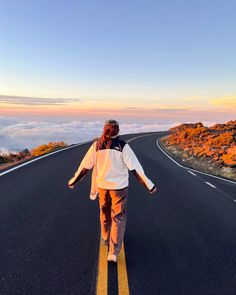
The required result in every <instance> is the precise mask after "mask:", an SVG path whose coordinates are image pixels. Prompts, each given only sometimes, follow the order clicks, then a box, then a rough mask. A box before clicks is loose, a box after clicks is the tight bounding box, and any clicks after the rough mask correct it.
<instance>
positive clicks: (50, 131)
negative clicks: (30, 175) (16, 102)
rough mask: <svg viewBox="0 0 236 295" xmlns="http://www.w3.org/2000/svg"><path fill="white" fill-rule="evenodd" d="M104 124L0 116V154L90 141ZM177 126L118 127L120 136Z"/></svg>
mask: <svg viewBox="0 0 236 295" xmlns="http://www.w3.org/2000/svg"><path fill="white" fill-rule="evenodd" d="M103 124H104V121H81V120H70V121H69V120H67V121H64V122H58V121H50V120H45V119H44V120H43V119H40V118H39V119H36V120H29V119H19V118H7V117H5V116H0V126H1V129H0V153H1V152H2V153H6V152H10V151H20V150H23V149H24V148H29V149H31V148H33V147H36V146H38V145H40V144H43V143H47V142H50V141H65V142H66V143H68V144H72V143H78V142H82V141H86V140H90V139H93V138H95V137H98V136H100V134H101V133H102V129H103ZM178 124H179V123H178V122H176V123H170V124H161V123H158V122H153V123H129V122H124V123H122V124H121V125H120V133H121V134H125V133H139V132H149V131H162V130H168V129H169V128H171V127H173V126H176V125H178Z"/></svg>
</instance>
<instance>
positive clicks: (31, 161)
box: [0, 140, 91, 176]
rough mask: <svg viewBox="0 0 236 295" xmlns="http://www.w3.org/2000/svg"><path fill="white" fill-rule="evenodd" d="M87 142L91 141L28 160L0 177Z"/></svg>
mask: <svg viewBox="0 0 236 295" xmlns="http://www.w3.org/2000/svg"><path fill="white" fill-rule="evenodd" d="M89 142H91V140H89V141H85V142H81V143H78V144H75V145H72V146H69V147H66V148H64V149H60V150H57V151H54V152H51V153H49V154H46V155H43V156H40V157H38V158H35V159H33V160H30V161H28V162H25V163H23V164H20V165H18V166H16V167H13V168H10V169H8V170H6V171H4V172H1V173H0V176H3V175H5V174H7V173H10V172H12V171H14V170H17V169H19V168H21V167H24V166H26V165H29V164H31V163H33V162H36V161H39V160H41V159H43V158H46V157H49V156H51V155H54V154H57V153H60V152H63V151H65V150H69V149H72V148H75V147H77V146H80V145H83V144H85V143H89Z"/></svg>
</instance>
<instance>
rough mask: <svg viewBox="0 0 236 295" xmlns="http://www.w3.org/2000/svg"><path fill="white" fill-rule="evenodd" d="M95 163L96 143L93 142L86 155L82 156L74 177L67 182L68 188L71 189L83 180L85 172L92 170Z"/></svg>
mask: <svg viewBox="0 0 236 295" xmlns="http://www.w3.org/2000/svg"><path fill="white" fill-rule="evenodd" d="M95 161H96V142H94V143H93V144H92V145H91V147H90V148H89V150H88V151H87V153H86V155H85V156H84V158H83V160H82V161H81V163H80V165H79V168H78V169H77V171H76V172H75V174H74V176H73V177H72V178H71V179H70V180H69V182H68V186H69V187H70V188H73V187H74V185H75V184H76V183H77V182H78V181H80V180H81V179H83V178H84V177H85V175H86V174H87V172H88V171H89V170H90V169H91V168H93V166H94V163H95Z"/></svg>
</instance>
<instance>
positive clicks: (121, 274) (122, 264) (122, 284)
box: [117, 243, 129, 295]
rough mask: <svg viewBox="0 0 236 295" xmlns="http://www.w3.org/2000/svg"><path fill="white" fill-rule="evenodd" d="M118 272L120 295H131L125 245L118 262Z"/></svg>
mask: <svg viewBox="0 0 236 295" xmlns="http://www.w3.org/2000/svg"><path fill="white" fill-rule="evenodd" d="M117 272H118V290H119V292H118V293H119V295H129V283H128V274H127V267H126V261H125V247H124V243H123V244H122V248H121V251H120V254H119V257H118V260H117Z"/></svg>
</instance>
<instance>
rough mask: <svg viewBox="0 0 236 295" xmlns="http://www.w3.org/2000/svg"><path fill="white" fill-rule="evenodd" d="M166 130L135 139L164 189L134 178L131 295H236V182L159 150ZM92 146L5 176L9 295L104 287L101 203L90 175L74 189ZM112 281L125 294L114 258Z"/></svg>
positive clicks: (3, 256)
mask: <svg viewBox="0 0 236 295" xmlns="http://www.w3.org/2000/svg"><path fill="white" fill-rule="evenodd" d="M135 136H136V135H135ZM160 136H161V134H154V135H149V136H145V137H139V138H136V139H135V140H133V141H131V142H130V145H131V147H132V148H133V150H134V151H135V153H136V154H137V156H138V158H139V160H140V162H141V163H142V165H143V167H144V170H145V172H146V174H147V175H148V177H149V178H150V179H152V180H153V182H154V183H156V185H157V186H158V192H157V193H156V194H155V195H150V194H149V193H148V191H146V190H145V188H143V187H142V186H141V185H140V184H139V183H138V182H137V180H136V179H135V178H134V177H133V176H132V175H131V176H130V187H129V197H128V219H127V227H126V234H125V240H124V249H125V256H126V260H125V263H126V268H127V274H128V284H129V291H130V294H135V295H136V294H140V295H143V294H148V295H151V294H160V295H172V294H173V295H179V294H181V295H182V294H183V295H188V294H190V295H195V294H196V295H198V294H200V295H205V294H206V295H210V294H211V295H218V294H219V295H235V294H236V291H235V290H236V218H235V216H236V202H234V200H235V199H236V189H235V188H236V185H235V184H233V183H229V182H226V181H224V180H221V179H216V178H212V177H210V176H207V175H202V174H200V173H194V174H195V175H194V174H191V173H190V172H189V171H188V169H183V168H181V167H179V166H178V165H176V164H175V163H174V162H173V161H171V160H170V159H169V158H168V157H167V156H166V155H165V154H164V153H163V152H162V151H161V150H160V149H159V148H158V146H157V144H156V140H157V138H158V137H160ZM133 137H134V135H127V136H125V137H124V138H125V139H130V138H133ZM89 146H90V143H88V144H84V145H81V146H78V147H75V148H72V149H68V150H65V151H62V152H59V153H57V154H54V155H51V156H49V157H46V158H43V159H41V160H39V161H36V162H33V163H30V164H28V165H26V166H24V167H21V168H19V169H17V170H15V171H12V172H10V173H8V174H5V175H3V176H1V177H0V203H1V206H0V236H1V243H0V294H1V295H3V294H10V295H18V294H30V295H37V294H40V295H42V294H57V295H58V294H63V295H64V294H65V295H67V294H70V295H71V294H95V293H96V280H97V276H98V263H99V251H100V246H99V245H100V228H99V211H98V204H97V201H90V199H89V197H88V196H89V190H90V175H88V176H87V177H86V178H85V179H84V180H83V182H81V183H79V184H78V185H77V186H76V187H75V189H74V190H69V189H68V188H67V181H68V179H69V178H70V177H71V176H72V175H73V174H74V172H75V170H76V169H77V166H78V164H79V162H80V161H81V159H82V158H83V156H84V154H85V152H86V151H87V149H88V147H89ZM107 283H108V293H109V294H118V285H119V283H120V282H119V281H118V280H117V267H116V266H114V265H111V264H109V266H108V282H107ZM120 294H121V292H120Z"/></svg>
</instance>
